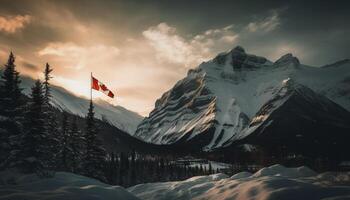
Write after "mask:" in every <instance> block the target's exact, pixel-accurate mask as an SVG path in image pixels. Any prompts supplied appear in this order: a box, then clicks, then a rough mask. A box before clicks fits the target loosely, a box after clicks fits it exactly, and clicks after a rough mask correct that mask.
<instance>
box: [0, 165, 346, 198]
mask: <svg viewBox="0 0 350 200" xmlns="http://www.w3.org/2000/svg"><path fill="white" fill-rule="evenodd" d="M349 198H350V172H343V173H335V172H327V173H322V174H317V173H316V172H314V171H312V170H311V169H309V168H307V167H298V168H286V167H284V166H282V165H273V166H270V167H266V168H262V169H261V170H259V171H257V172H256V173H254V174H251V173H249V172H240V173H237V174H235V175H233V176H231V177H229V176H227V175H226V174H212V175H208V176H196V177H192V178H190V179H187V180H184V181H176V182H162V183H146V184H140V185H136V186H133V187H130V188H127V189H124V188H122V187H119V186H110V185H107V184H104V183H101V182H99V181H97V180H94V179H91V178H87V177H84V176H80V175H76V174H72V173H66V172H58V173H56V175H55V177H53V178H44V179H39V178H38V177H37V176H36V175H34V174H30V175H21V174H16V173H15V172H14V171H3V172H0V199H7V200H18V199H23V200H24V199H27V200H31V199H37V200H44V199H46V200H49V199H50V200H66V199H77V200H78V199H84V200H88V199H91V200H92V199H103V200H109V199H113V200H114V199H122V200H136V199H143V200H173V199H174V200H175V199H176V200H189V199H203V200H204V199H205V200H211V199H212V200H220V199H235V200H247V199H250V200H285V199H308V200H316V199H317V200H319V199H323V200H336V199H349Z"/></svg>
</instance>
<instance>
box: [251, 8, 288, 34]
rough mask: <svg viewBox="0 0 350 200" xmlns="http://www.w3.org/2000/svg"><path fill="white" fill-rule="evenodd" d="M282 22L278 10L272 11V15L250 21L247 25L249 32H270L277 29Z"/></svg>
mask: <svg viewBox="0 0 350 200" xmlns="http://www.w3.org/2000/svg"><path fill="white" fill-rule="evenodd" d="M280 24H281V21H280V17H279V12H278V11H276V10H273V11H271V14H270V16H268V17H266V18H264V19H262V20H258V21H255V22H250V23H249V24H248V25H247V26H246V29H247V30H248V31H249V32H258V31H262V32H265V33H267V32H270V31H273V30H275V29H276V28H277V27H278V26H279V25H280Z"/></svg>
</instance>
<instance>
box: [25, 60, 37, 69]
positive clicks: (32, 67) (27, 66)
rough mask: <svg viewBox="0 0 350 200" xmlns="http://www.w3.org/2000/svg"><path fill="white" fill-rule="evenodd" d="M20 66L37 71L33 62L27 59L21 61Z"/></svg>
mask: <svg viewBox="0 0 350 200" xmlns="http://www.w3.org/2000/svg"><path fill="white" fill-rule="evenodd" d="M21 66H22V67H24V68H26V69H28V70H32V71H37V70H39V67H38V66H37V65H35V64H33V63H30V62H27V61H22V63H21Z"/></svg>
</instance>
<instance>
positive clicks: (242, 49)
mask: <svg viewBox="0 0 350 200" xmlns="http://www.w3.org/2000/svg"><path fill="white" fill-rule="evenodd" d="M235 52H240V53H245V50H244V48H243V47H242V46H236V47H235V48H233V49H232V50H231V53H235Z"/></svg>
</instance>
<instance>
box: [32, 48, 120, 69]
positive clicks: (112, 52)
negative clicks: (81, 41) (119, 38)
mask: <svg viewBox="0 0 350 200" xmlns="http://www.w3.org/2000/svg"><path fill="white" fill-rule="evenodd" d="M38 54H39V56H53V57H56V58H57V57H58V59H59V60H61V61H64V62H65V63H66V64H69V65H70V66H71V67H73V68H75V69H82V68H84V67H89V66H91V65H100V64H101V63H103V60H110V59H114V58H115V57H116V56H118V55H119V54H120V50H119V49H118V48H117V47H114V46H106V45H103V44H97V45H92V46H87V47H85V46H79V45H76V44H75V43H72V42H67V43H62V42H56V43H49V44H48V45H47V46H46V47H45V48H43V49H41V50H40V51H38Z"/></svg>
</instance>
